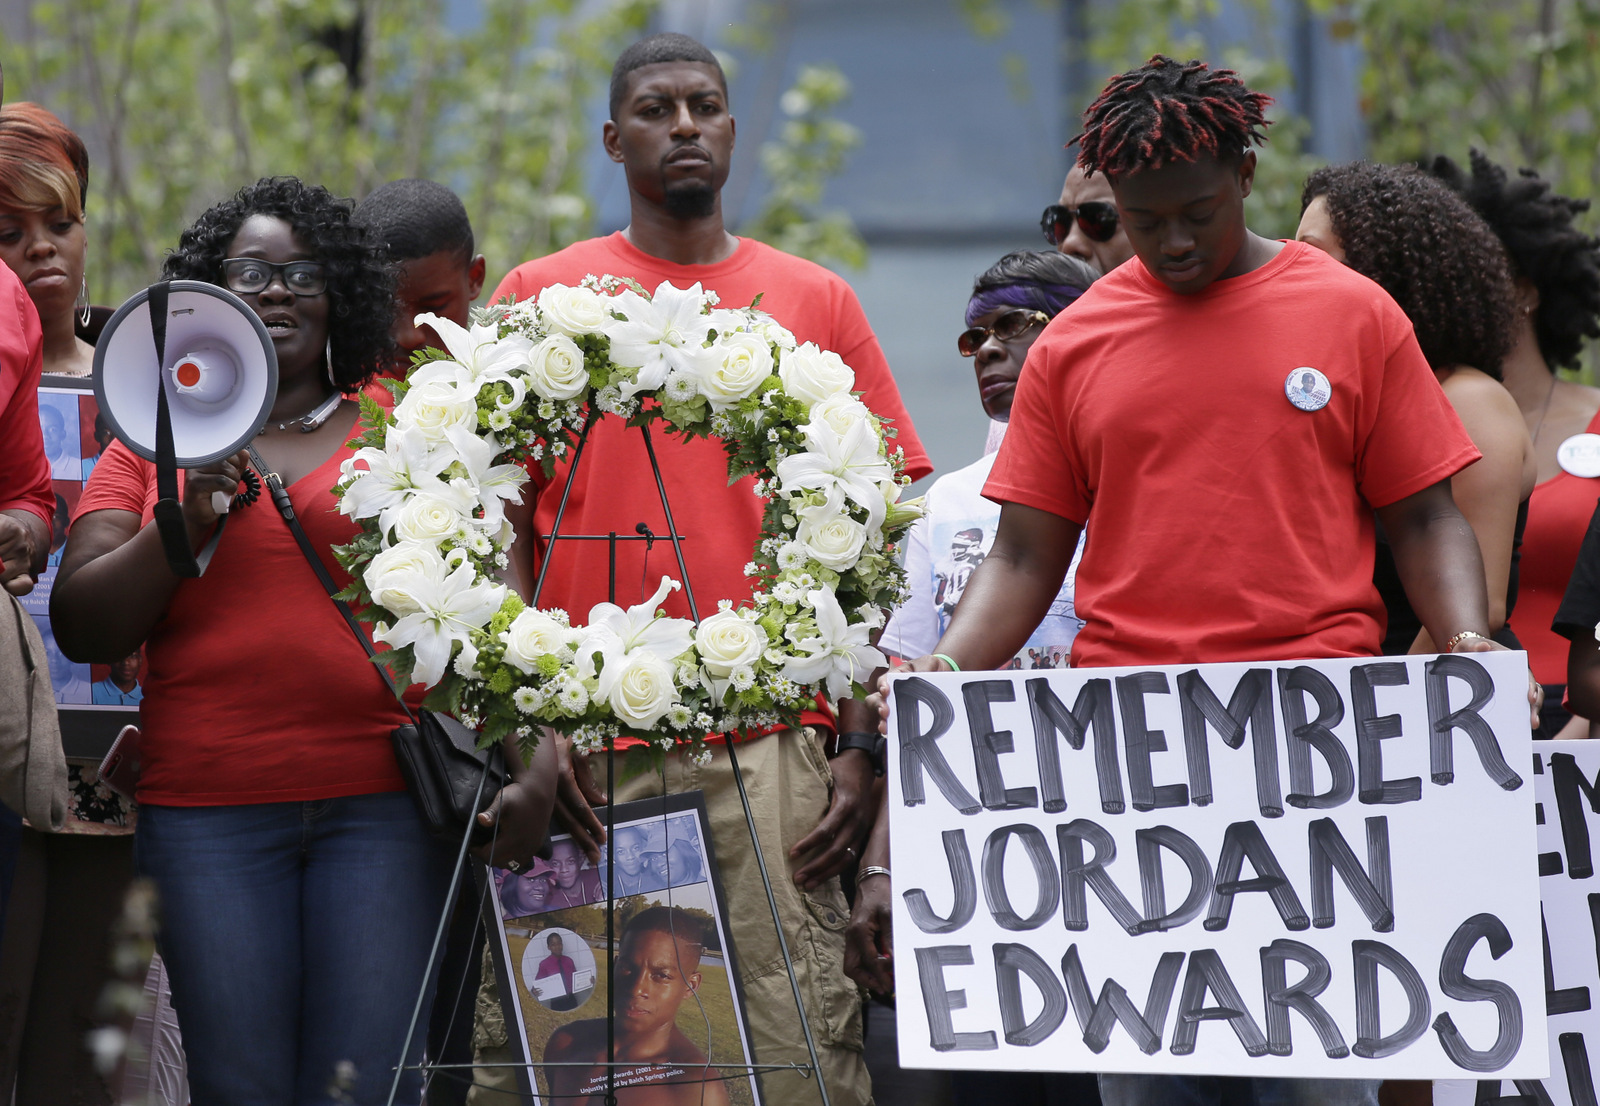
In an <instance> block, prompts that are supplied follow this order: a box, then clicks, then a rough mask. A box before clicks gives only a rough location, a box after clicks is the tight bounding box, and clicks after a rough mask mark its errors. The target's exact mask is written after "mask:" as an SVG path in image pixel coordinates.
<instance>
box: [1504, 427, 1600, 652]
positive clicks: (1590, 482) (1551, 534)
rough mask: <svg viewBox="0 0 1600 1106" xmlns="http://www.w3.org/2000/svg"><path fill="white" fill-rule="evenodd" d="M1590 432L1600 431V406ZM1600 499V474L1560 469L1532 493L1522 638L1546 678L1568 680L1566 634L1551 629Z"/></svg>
mask: <svg viewBox="0 0 1600 1106" xmlns="http://www.w3.org/2000/svg"><path fill="white" fill-rule="evenodd" d="M1587 432H1588V433H1590V434H1600V412H1596V413H1595V416H1594V418H1592V419H1590V420H1589V426H1588V429H1587ZM1597 501H1600V477H1582V476H1574V475H1572V474H1571V473H1570V472H1558V473H1556V474H1555V475H1554V476H1552V477H1551V478H1550V479H1548V480H1546V481H1545V482H1544V483H1542V484H1539V485H1536V486H1535V487H1534V489H1533V495H1532V496H1530V497H1529V499H1528V526H1527V529H1525V530H1524V531H1523V533H1522V561H1521V565H1520V574H1519V576H1518V586H1517V638H1518V639H1519V640H1520V641H1521V642H1522V647H1523V648H1524V649H1526V650H1527V651H1528V667H1529V668H1531V669H1533V678H1534V679H1536V680H1538V681H1539V682H1540V683H1542V684H1564V683H1566V682H1567V639H1566V638H1564V637H1562V636H1561V635H1559V634H1557V633H1556V632H1555V631H1554V630H1552V629H1550V623H1551V621H1552V620H1553V619H1554V618H1555V616H1556V610H1557V608H1559V607H1560V606H1561V597H1562V596H1563V595H1564V594H1566V591H1567V580H1568V579H1570V578H1571V576H1572V570H1573V569H1574V568H1575V567H1577V564H1578V548H1579V547H1580V546H1581V545H1583V535H1584V534H1585V533H1586V532H1587V531H1588V529H1589V518H1590V516H1592V515H1593V514H1594V508H1595V503H1596V502H1597Z"/></svg>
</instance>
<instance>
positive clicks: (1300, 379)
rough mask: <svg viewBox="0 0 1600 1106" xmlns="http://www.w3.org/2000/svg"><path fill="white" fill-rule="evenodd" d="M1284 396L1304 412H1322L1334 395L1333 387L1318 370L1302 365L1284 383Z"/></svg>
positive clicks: (1290, 372) (1291, 372) (1292, 371)
mask: <svg viewBox="0 0 1600 1106" xmlns="http://www.w3.org/2000/svg"><path fill="white" fill-rule="evenodd" d="M1283 394H1284V395H1286V396H1288V397H1289V402H1290V403H1292V404H1294V405H1295V406H1296V407H1298V408H1300V410H1302V411H1320V410H1322V409H1323V408H1324V407H1326V406H1327V405H1328V399H1329V398H1330V397H1331V396H1332V395H1333V385H1332V384H1329V383H1328V378H1327V377H1325V376H1323V375H1322V373H1320V372H1318V371H1317V370H1316V369H1313V368H1309V367H1307V366H1305V365H1302V366H1301V367H1300V368H1298V369H1291V370H1290V371H1289V375H1288V377H1287V378H1286V379H1285V380H1284V382H1283Z"/></svg>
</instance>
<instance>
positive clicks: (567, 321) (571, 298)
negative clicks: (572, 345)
mask: <svg viewBox="0 0 1600 1106" xmlns="http://www.w3.org/2000/svg"><path fill="white" fill-rule="evenodd" d="M539 315H540V318H541V319H542V321H543V322H544V325H545V329H546V330H549V331H552V332H554V333H556V334H565V335H567V336H568V337H569V338H576V337H578V336H579V335H583V334H598V333H600V332H601V330H602V329H603V328H604V327H605V325H606V323H608V322H610V321H611V316H610V313H609V312H607V310H606V300H605V297H603V296H601V295H600V293H598V292H596V291H594V290H592V289H589V288H572V287H568V286H567V285H564V284H552V285H551V286H550V287H548V288H546V289H544V290H543V291H541V292H540V293H539Z"/></svg>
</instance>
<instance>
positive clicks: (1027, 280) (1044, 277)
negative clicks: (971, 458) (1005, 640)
mask: <svg viewBox="0 0 1600 1106" xmlns="http://www.w3.org/2000/svg"><path fill="white" fill-rule="evenodd" d="M1097 275H1098V274H1097V273H1095V271H1094V270H1093V269H1092V268H1090V267H1089V265H1088V264H1087V263H1085V262H1083V261H1080V260H1078V259H1077V258H1075V257H1068V256H1066V255H1065V254H1060V253H1045V252H1043V251H1036V250H1021V251H1018V252H1017V253H1010V254H1007V255H1006V256H1005V257H1002V258H1001V259H1000V260H999V261H998V262H996V263H995V264H994V266H993V267H991V268H990V269H989V270H988V271H987V272H985V273H984V274H983V275H982V276H980V277H979V278H978V279H977V282H976V283H975V284H974V285H973V287H972V298H971V299H970V300H969V301H968V302H967V329H966V330H963V331H962V332H961V334H960V335H959V336H958V337H957V338H956V348H957V349H958V350H959V351H960V353H961V356H963V357H970V358H971V359H972V367H973V371H974V373H975V374H976V377H977V384H978V401H979V402H980V403H981V404H982V405H983V413H984V414H985V415H987V416H988V417H989V419H990V420H991V422H990V430H989V441H988V445H987V447H986V449H985V456H984V457H983V458H982V459H980V460H978V461H975V462H973V463H972V464H970V465H968V466H967V467H966V468H964V469H960V470H959V471H957V472H952V473H950V474H949V475H948V476H943V477H940V478H939V479H938V480H936V481H934V484H933V487H932V488H930V489H929V490H928V496H927V501H926V504H925V507H924V514H923V517H922V519H921V520H919V521H918V522H917V524H916V526H915V527H913V528H912V531H911V534H910V537H909V539H908V541H907V544H906V570H907V573H908V575H909V577H910V583H911V598H910V599H909V600H908V601H907V602H906V604H905V605H904V606H903V607H901V608H900V609H899V610H898V611H896V612H895V614H894V617H893V618H891V619H890V620H889V624H888V626H887V627H886V628H885V629H884V631H883V639H882V641H880V642H879V645H880V647H881V648H883V649H884V650H885V651H886V652H888V653H889V654H890V655H891V656H896V657H920V656H923V655H924V654H925V653H926V652H927V650H926V649H924V650H923V651H922V652H918V651H917V650H919V649H921V648H922V646H924V645H927V646H928V648H929V649H931V648H932V647H933V644H935V643H937V642H938V640H939V635H940V634H942V633H943V632H944V628H945V625H946V624H947V623H948V622H949V620H950V612H951V611H953V610H955V606H956V602H957V601H958V600H959V599H960V598H961V591H962V589H963V588H964V587H965V586H966V582H967V579H968V578H969V577H970V576H971V575H972V571H973V569H975V568H977V567H978V564H979V562H981V561H982V560H983V555H984V553H985V552H986V551H987V550H988V548H989V545H990V543H991V542H993V541H994V533H995V527H996V526H997V525H999V522H1000V508H999V506H998V505H997V504H994V503H991V502H990V501H989V500H987V499H984V498H983V496H982V494H981V492H982V489H983V484H984V481H985V480H987V479H988V478H989V469H990V468H991V467H992V466H993V464H994V455H995V451H996V450H998V449H999V448H1000V440H1001V438H1002V437H1003V436H1004V434H1005V428H1006V422H1007V420H1009V419H1010V417H1011V398H1012V396H1014V395H1015V394H1016V390H1017V380H1018V379H1019V378H1020V377H1021V376H1022V365H1023V362H1024V361H1025V360H1026V359H1027V356H1028V349H1029V347H1031V346H1032V345H1033V342H1034V339H1036V338H1037V337H1039V334H1040V332H1041V331H1042V330H1043V329H1044V326H1045V324H1046V323H1048V322H1049V321H1050V320H1051V319H1053V318H1054V317H1055V316H1056V315H1057V314H1059V313H1060V312H1061V311H1062V310H1063V309H1065V308H1066V307H1067V306H1068V305H1070V304H1071V303H1072V302H1073V301H1074V300H1076V299H1077V298H1078V297H1079V296H1080V295H1082V294H1083V292H1084V289H1086V288H1088V287H1089V285H1090V284H1092V283H1094V280H1095V278H1096V276H1097ZM1072 577H1073V574H1072V573H1071V572H1068V573H1067V582H1066V584H1065V585H1064V586H1063V587H1062V589H1061V594H1060V595H1059V596H1058V597H1057V599H1056V602H1055V603H1054V604H1053V605H1052V607H1051V609H1050V614H1049V616H1048V617H1047V618H1046V619H1045V621H1044V622H1043V623H1042V624H1040V626H1039V628H1038V630H1036V631H1035V632H1034V635H1033V637H1032V638H1030V639H1029V640H1028V645H1027V648H1026V649H1025V650H1024V651H1023V652H1022V653H1019V654H1018V655H1017V657H1016V659H1015V660H1014V661H1013V662H1012V667H1014V668H1058V667H1064V666H1065V665H1066V655H1067V652H1068V650H1069V649H1070V648H1071V646H1072V639H1073V637H1074V636H1076V635H1077V632H1078V628H1079V627H1080V626H1082V625H1083V623H1082V622H1081V621H1080V620H1079V619H1078V617H1077V616H1076V615H1075V614H1074V613H1073V605H1072Z"/></svg>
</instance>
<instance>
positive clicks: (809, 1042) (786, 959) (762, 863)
mask: <svg viewBox="0 0 1600 1106" xmlns="http://www.w3.org/2000/svg"><path fill="white" fill-rule="evenodd" d="M726 744H727V749H728V764H729V766H730V767H732V768H733V781H734V783H736V784H737V785H738V787H739V805H740V806H742V807H743V808H744V821H745V825H746V826H748V827H749V829H750V844H751V845H752V846H754V848H755V854H756V865H757V867H758V868H759V869H760V871H761V886H762V888H763V889H764V890H765V891H766V893H767V906H768V907H769V908H770V909H771V910H772V927H773V929H774V930H776V931H777V934H778V948H779V950H780V951H781V952H782V953H783V970H784V971H785V972H787V973H788V974H789V988H790V990H792V991H793V992H794V1008H795V1010H796V1011H797V1012H798V1013H799V1015H800V1029H801V1032H803V1033H804V1034H805V1038H806V1053H807V1055H809V1056H810V1058H811V1071H812V1074H814V1075H815V1076H816V1077H817V1094H818V1095H819V1096H820V1097H821V1099H822V1106H832V1103H830V1102H829V1101H828V1086H827V1082H826V1081H825V1080H824V1079H823V1078H822V1064H821V1062H820V1060H819V1059H818V1057H817V1042H816V1039H815V1038H813V1037H812V1035H811V1019H810V1018H808V1017H807V1016H806V1004H805V1001H804V1000H803V999H802V998H801V997H800V981H799V980H798V979H797V978H796V977H795V974H794V957H792V956H790V955H789V939H788V938H787V937H786V936H784V932H783V920H782V918H780V917H779V916H778V898H777V896H776V895H774V894H773V893H772V877H771V875H769V874H768V872H767V858H766V856H765V855H764V854H763V853H762V852H761V836H760V834H758V833H757V832H756V820H755V815H753V814H752V813H751V811H750V796H749V795H748V794H747V793H746V792H745V788H744V773H743V772H741V771H740V770H739V754H738V753H737V752H735V751H734V745H735V744H737V742H736V741H735V740H734V737H733V735H732V734H729V735H727V737H726Z"/></svg>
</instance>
